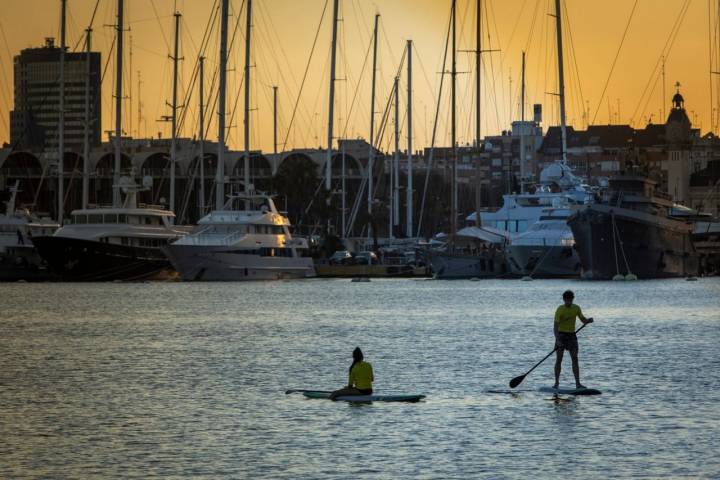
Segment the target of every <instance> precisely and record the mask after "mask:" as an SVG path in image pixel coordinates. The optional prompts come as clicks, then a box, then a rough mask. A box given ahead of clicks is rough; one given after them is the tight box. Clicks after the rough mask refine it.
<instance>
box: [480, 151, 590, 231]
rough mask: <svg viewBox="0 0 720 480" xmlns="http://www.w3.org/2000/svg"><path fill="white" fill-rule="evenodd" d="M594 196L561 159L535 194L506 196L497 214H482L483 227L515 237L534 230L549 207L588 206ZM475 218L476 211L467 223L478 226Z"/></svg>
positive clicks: (546, 172) (547, 170)
mask: <svg viewBox="0 0 720 480" xmlns="http://www.w3.org/2000/svg"><path fill="white" fill-rule="evenodd" d="M592 196H593V192H592V191H591V190H590V188H589V187H588V186H587V185H584V184H583V183H582V180H581V179H580V178H579V177H576V176H575V175H574V174H573V173H572V170H571V169H570V167H569V166H568V165H567V164H566V163H564V162H562V161H560V160H558V161H556V162H555V163H553V164H551V165H548V166H547V167H545V168H544V169H543V170H542V172H540V182H539V184H538V185H537V186H536V187H535V188H534V189H533V191H532V192H528V193H519V194H518V193H513V194H507V195H503V206H502V207H501V208H500V209H499V210H497V211H495V212H480V222H481V223H482V226H483V227H490V228H496V229H498V230H505V231H506V232H508V233H509V234H510V236H511V238H512V237H515V236H517V235H518V234H521V233H523V232H525V231H526V230H527V229H528V228H530V227H531V226H532V225H533V224H534V223H535V222H537V221H538V220H539V219H540V217H541V216H542V215H543V211H545V210H546V209H547V208H550V207H555V208H557V207H559V206H560V205H561V204H565V203H569V204H584V203H587V202H588V201H590V200H591V199H592ZM475 217H476V215H475V213H474V212H473V213H472V214H471V215H469V216H468V217H467V218H466V221H467V222H468V223H470V224H474V222H475Z"/></svg>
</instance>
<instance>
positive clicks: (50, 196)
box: [0, 151, 57, 212]
mask: <svg viewBox="0 0 720 480" xmlns="http://www.w3.org/2000/svg"><path fill="white" fill-rule="evenodd" d="M43 171H44V169H43V165H42V163H41V162H40V159H39V158H38V157H36V156H35V155H33V154H32V153H30V152H25V151H15V152H10V153H9V154H8V155H6V156H5V158H4V160H3V162H2V163H1V164H0V176H1V177H3V178H4V179H5V185H6V187H10V186H14V185H15V183H16V182H18V186H19V188H20V191H19V192H18V194H17V198H16V201H15V202H16V203H15V204H16V205H17V206H18V207H20V206H22V205H30V206H32V208H33V209H34V210H36V211H38V212H50V211H51V210H53V211H54V209H55V207H54V202H55V201H56V200H55V194H54V192H55V191H56V190H55V186H56V184H57V179H49V178H45V179H43ZM45 173H47V172H45ZM43 182H48V183H47V184H46V186H45V187H44V188H42V189H41V190H38V189H40V188H41V184H42V183H43Z"/></svg>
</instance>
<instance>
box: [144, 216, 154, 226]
mask: <svg viewBox="0 0 720 480" xmlns="http://www.w3.org/2000/svg"><path fill="white" fill-rule="evenodd" d="M145 225H152V218H150V217H145Z"/></svg>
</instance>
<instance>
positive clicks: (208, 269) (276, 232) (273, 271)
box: [163, 193, 315, 281]
mask: <svg viewBox="0 0 720 480" xmlns="http://www.w3.org/2000/svg"><path fill="white" fill-rule="evenodd" d="M163 250H164V251H165V253H166V254H167V256H168V258H169V259H170V261H171V262H172V264H173V266H174V267H175V269H176V270H177V271H178V272H180V276H181V277H182V279H183V280H207V281H237V280H276V279H285V278H305V277H314V276H315V268H314V266H313V261H312V258H310V257H307V256H303V255H302V253H305V252H307V250H308V244H307V241H306V240H305V239H302V238H293V237H292V235H291V234H290V222H289V220H288V218H287V217H285V216H284V215H281V214H280V213H278V211H277V209H276V208H275V203H274V202H273V200H272V197H270V196H269V195H264V194H255V193H247V194H239V195H232V196H230V198H229V199H228V201H227V202H226V203H225V205H224V206H223V209H222V210H214V211H212V212H210V213H209V214H208V215H206V216H205V217H203V218H201V219H200V221H199V222H198V225H197V227H196V228H195V229H194V230H193V232H192V233H191V234H189V235H187V236H185V237H183V238H181V239H179V240H177V241H175V242H173V243H172V244H171V245H168V246H167V247H165V248H164V249H163Z"/></svg>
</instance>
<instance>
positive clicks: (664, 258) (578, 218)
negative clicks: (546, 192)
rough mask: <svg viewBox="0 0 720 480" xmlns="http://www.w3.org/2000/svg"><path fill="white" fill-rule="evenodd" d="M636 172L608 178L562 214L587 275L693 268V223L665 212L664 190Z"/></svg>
mask: <svg viewBox="0 0 720 480" xmlns="http://www.w3.org/2000/svg"><path fill="white" fill-rule="evenodd" d="M655 187H656V182H654V181H652V180H650V179H648V178H646V177H644V176H640V175H622V176H618V177H615V178H611V179H610V190H609V191H608V192H606V193H605V194H604V195H603V198H602V199H601V200H600V201H598V202H594V203H592V204H589V205H587V206H585V207H582V208H580V209H578V210H577V211H575V212H574V213H573V214H572V215H571V216H570V218H569V219H568V224H569V225H570V228H571V229H572V232H573V236H574V238H575V242H576V248H577V251H578V253H579V255H580V260H581V261H582V267H583V276H584V277H585V278H588V279H610V278H619V277H621V276H625V277H627V276H631V277H633V278H635V277H637V278H659V277H683V276H688V275H690V276H694V275H697V274H698V254H697V251H696V249H695V246H694V245H693V241H692V237H691V234H692V232H693V225H692V223H690V222H687V221H685V220H682V219H678V218H676V217H674V216H672V215H671V213H672V209H673V206H674V205H673V202H672V201H671V200H670V198H669V196H668V195H666V194H663V193H661V192H656V191H655Z"/></svg>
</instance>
